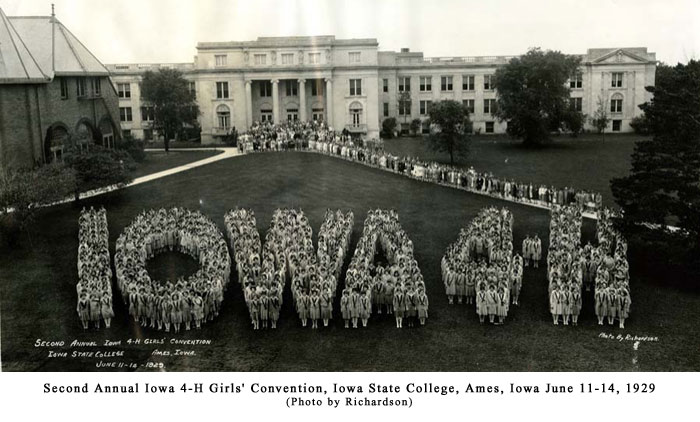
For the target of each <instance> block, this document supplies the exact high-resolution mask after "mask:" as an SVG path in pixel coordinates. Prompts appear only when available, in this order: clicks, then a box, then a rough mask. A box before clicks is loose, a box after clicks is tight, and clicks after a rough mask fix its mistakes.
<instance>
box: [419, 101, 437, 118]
mask: <svg viewBox="0 0 700 422" xmlns="http://www.w3.org/2000/svg"><path fill="white" fill-rule="evenodd" d="M432 104H433V102H432V101H423V100H422V101H421V102H420V103H419V104H418V105H419V106H420V107H419V108H420V115H421V116H425V115H426V114H428V113H430V106H431V105H432Z"/></svg>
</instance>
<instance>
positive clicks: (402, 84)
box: [382, 75, 493, 92]
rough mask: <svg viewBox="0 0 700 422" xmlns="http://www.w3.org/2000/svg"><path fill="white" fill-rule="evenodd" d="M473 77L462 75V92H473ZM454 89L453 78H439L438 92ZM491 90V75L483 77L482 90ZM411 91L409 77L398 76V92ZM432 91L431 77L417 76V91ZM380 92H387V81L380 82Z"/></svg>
mask: <svg viewBox="0 0 700 422" xmlns="http://www.w3.org/2000/svg"><path fill="white" fill-rule="evenodd" d="M474 79H475V76H474V75H463V76H462V90H463V91H474V86H475V83H474ZM453 88H454V76H440V91H452V90H453ZM492 89H493V75H484V90H485V91H490V90H492ZM410 90H411V77H410V76H400V77H399V92H406V91H410ZM432 90H433V77H432V76H419V77H418V91H420V92H431V91H432ZM382 91H383V92H389V79H386V78H385V79H383V80H382Z"/></svg>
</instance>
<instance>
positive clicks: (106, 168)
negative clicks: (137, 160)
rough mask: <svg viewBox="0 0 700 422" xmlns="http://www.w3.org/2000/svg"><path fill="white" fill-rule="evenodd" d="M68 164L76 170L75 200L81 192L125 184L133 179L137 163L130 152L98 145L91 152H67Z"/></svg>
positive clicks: (66, 160)
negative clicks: (132, 173) (132, 174)
mask: <svg viewBox="0 0 700 422" xmlns="http://www.w3.org/2000/svg"><path fill="white" fill-rule="evenodd" d="M65 163H66V166H68V167H70V168H71V169H73V171H75V180H76V182H75V200H76V201H77V200H78V199H79V197H80V193H82V192H87V191H90V190H93V189H98V188H102V187H106V186H110V185H117V186H120V187H121V186H124V185H126V184H128V183H130V182H131V181H132V176H131V171H132V170H134V168H135V164H134V161H133V159H132V158H131V156H130V155H129V153H128V152H126V151H123V150H115V149H106V148H101V147H98V146H94V147H91V148H90V151H89V152H77V151H74V152H70V153H68V154H66V158H65Z"/></svg>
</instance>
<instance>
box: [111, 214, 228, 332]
mask: <svg viewBox="0 0 700 422" xmlns="http://www.w3.org/2000/svg"><path fill="white" fill-rule="evenodd" d="M168 250H169V251H179V252H182V253H185V254H188V255H191V256H192V257H193V258H195V259H196V260H198V261H199V269H198V270H197V272H196V273H195V274H193V275H191V276H190V277H188V278H187V279H185V278H180V279H178V280H162V281H161V280H152V279H151V278H150V276H149V274H148V271H147V270H146V261H147V260H148V259H150V258H152V257H154V256H155V255H157V254H159V253H161V252H164V251H168ZM114 266H115V269H116V275H117V284H118V286H119V289H120V291H121V293H122V298H123V300H124V303H125V305H127V306H128V309H129V315H130V316H132V317H133V318H134V320H135V321H137V322H138V323H139V324H141V326H144V327H146V326H149V327H151V328H156V327H157V329H158V330H163V329H165V331H166V332H169V331H170V329H171V327H172V328H173V330H174V331H175V332H179V331H180V328H181V327H182V326H184V328H185V330H189V329H190V328H192V326H194V327H196V328H197V329H199V328H201V326H202V324H203V323H205V322H207V321H211V320H213V319H214V317H216V316H218V314H219V310H220V309H221V304H222V302H223V298H224V290H225V288H226V284H227V283H228V280H229V274H230V271H231V258H230V257H229V253H228V248H227V247H226V241H225V240H224V238H223V236H222V235H221V232H220V231H219V229H218V228H217V226H216V224H215V223H214V222H213V221H212V220H211V219H209V218H208V217H206V216H205V215H203V214H202V213H200V212H198V211H191V210H188V209H185V208H180V207H173V208H170V209H165V208H161V209H158V210H149V211H144V212H142V213H140V214H139V215H137V216H136V218H135V219H134V220H133V222H132V223H131V224H130V225H129V226H127V227H126V228H125V229H124V231H123V232H122V234H121V235H120V236H119V238H118V239H117V243H116V253H115V255H114Z"/></svg>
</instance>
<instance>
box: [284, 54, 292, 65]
mask: <svg viewBox="0 0 700 422" xmlns="http://www.w3.org/2000/svg"><path fill="white" fill-rule="evenodd" d="M282 64H294V53H282Z"/></svg>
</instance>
